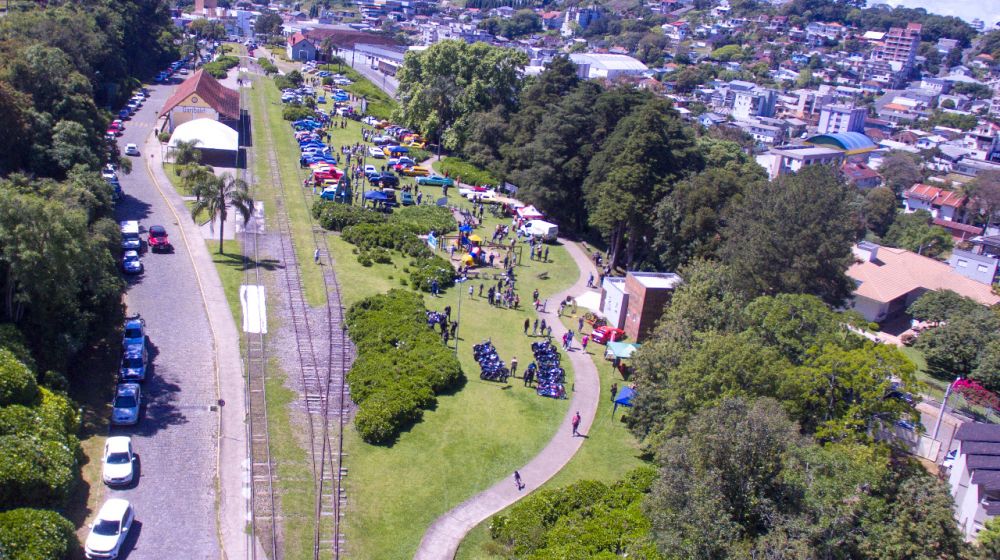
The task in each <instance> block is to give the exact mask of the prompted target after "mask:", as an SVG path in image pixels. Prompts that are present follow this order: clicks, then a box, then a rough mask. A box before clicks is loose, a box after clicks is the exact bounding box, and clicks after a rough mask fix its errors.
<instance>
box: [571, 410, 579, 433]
mask: <svg viewBox="0 0 1000 560" xmlns="http://www.w3.org/2000/svg"><path fill="white" fill-rule="evenodd" d="M572 424H573V437H578V436H579V435H580V431H579V429H580V411H579V410H578V411H576V414H574V415H573V420H572Z"/></svg>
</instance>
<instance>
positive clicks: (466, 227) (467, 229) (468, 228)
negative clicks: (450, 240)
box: [458, 224, 472, 233]
mask: <svg viewBox="0 0 1000 560" xmlns="http://www.w3.org/2000/svg"><path fill="white" fill-rule="evenodd" d="M458 231H460V232H462V233H469V232H470V231H472V226H470V225H469V224H464V225H462V226H461V227H459V228H458Z"/></svg>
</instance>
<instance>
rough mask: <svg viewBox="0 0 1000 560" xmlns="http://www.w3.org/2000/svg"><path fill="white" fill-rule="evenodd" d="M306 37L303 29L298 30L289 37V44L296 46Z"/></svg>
mask: <svg viewBox="0 0 1000 560" xmlns="http://www.w3.org/2000/svg"><path fill="white" fill-rule="evenodd" d="M306 39H307V37H306V36H305V35H303V34H302V32H301V31H296V32H295V34H294V35H292V36H291V37H289V38H288V46H289V47H294V46H295V45H298V44H299V43H301V42H302V41H305V40H306Z"/></svg>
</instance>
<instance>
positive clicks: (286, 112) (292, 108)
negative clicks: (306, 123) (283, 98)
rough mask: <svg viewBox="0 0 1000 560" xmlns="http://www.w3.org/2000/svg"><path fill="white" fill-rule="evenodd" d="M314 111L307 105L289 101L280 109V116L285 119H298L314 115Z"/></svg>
mask: <svg viewBox="0 0 1000 560" xmlns="http://www.w3.org/2000/svg"><path fill="white" fill-rule="evenodd" d="M315 115H316V113H315V112H314V111H313V110H312V109H310V108H309V107H305V106H303V105H298V104H295V103H290V104H288V105H285V107H284V108H283V109H282V110H281V118H283V119H285V120H286V121H297V120H299V119H308V118H311V117H313V116H315Z"/></svg>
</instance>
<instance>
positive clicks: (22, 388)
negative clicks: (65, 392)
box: [0, 348, 38, 406]
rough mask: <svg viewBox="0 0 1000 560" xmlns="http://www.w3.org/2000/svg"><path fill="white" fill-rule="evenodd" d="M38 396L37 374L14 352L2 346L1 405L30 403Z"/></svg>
mask: <svg viewBox="0 0 1000 560" xmlns="http://www.w3.org/2000/svg"><path fill="white" fill-rule="evenodd" d="M37 398H38V383H36V382H35V374H34V373H32V371H31V370H30V369H28V366H26V365H24V363H23V362H21V361H20V360H18V359H17V356H15V355H14V353H13V352H11V351H10V350H7V349H6V348H0V406H6V405H10V404H24V405H30V404H33V403H34V402H35V401H36V399H37Z"/></svg>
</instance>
